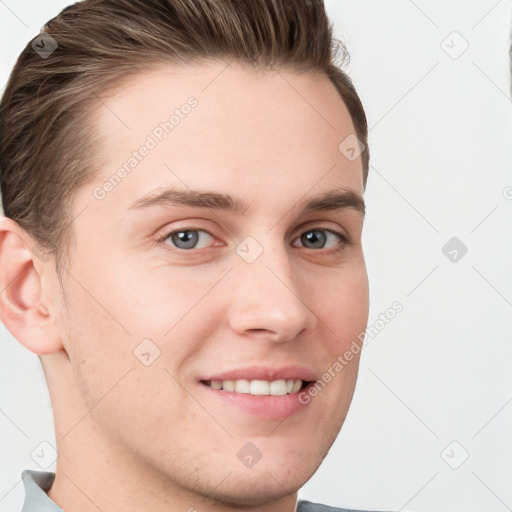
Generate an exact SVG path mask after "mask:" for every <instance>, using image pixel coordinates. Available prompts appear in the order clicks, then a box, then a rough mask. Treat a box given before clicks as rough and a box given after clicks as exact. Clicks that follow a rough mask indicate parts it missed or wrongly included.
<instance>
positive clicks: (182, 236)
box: [173, 231, 198, 249]
mask: <svg viewBox="0 0 512 512" xmlns="http://www.w3.org/2000/svg"><path fill="white" fill-rule="evenodd" d="M197 238H198V236H197V233H196V232H195V231H179V232H178V233H175V234H174V239H173V243H175V244H176V245H177V246H178V247H179V248H180V249H191V248H193V247H194V245H196V243H197ZM180 244H181V245H180Z"/></svg>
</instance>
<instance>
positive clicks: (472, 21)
mask: <svg viewBox="0 0 512 512" xmlns="http://www.w3.org/2000/svg"><path fill="white" fill-rule="evenodd" d="M67 3H68V2H67V0H66V1H64V2H63V1H57V0H51V1H50V0H45V2H39V1H37V2H36V1H15V0H5V1H3V0H2V1H0V48H2V59H1V68H0V87H2V90H3V86H4V85H5V82H6V81H7V77H8V74H9V72H10V69H11V68H12V66H13V65H14V62H15V59H16V57H17V55H18V54H19V52H20V51H21V49H22V48H23V46H24V45H25V44H26V43H27V42H28V41H29V40H30V39H31V38H32V37H34V36H35V35H37V33H38V32H39V29H40V27H41V26H42V25H43V24H44V23H45V22H46V21H47V20H49V19H50V18H51V17H53V16H55V15H56V14H57V13H58V12H59V11H60V9H62V8H63V7H65V6H66V5H67ZM326 5H327V7H328V10H329V14H330V16H331V17H332V19H333V22H334V24H335V29H336V33H337V35H339V37H341V38H342V40H343V41H344V42H345V43H346V44H347V46H348V49H349V51H350V55H351V62H350V65H349V66H348V71H349V74H350V75H351V77H352V78H353V80H354V82H355V85H356V87H357V89H358V91H359V93H360V95H361V98H362V100H363V103H364V105H365V108H366V112H367V115H368V120H369V125H370V128H371V130H370V149H371V160H370V161H371V165H372V168H371V170H370V175H369V180H368V186H367V190H366V195H365V199H366V202H367V217H366V225H365V233H364V244H365V253H366V259H367V265H368V272H369V280H370V294H371V295H370V299H371V311H370V322H369V324H372V323H373V322H374V321H375V320H376V319H377V317H378V315H379V313H381V312H384V311H386V310H387V309H388V308H389V307H390V306H391V304H392V303H393V302H394V301H396V300H398V301H400V302H401V303H402V304H403V307H404V310H403V312H402V313H400V314H399V315H398V316H397V317H396V318H395V319H394V320H393V321H392V322H390V323H389V324H388V325H386V327H385V328H384V329H382V330H381V331H380V332H379V334H378V335H377V336H376V337H374V338H373V339H371V340H369V342H368V344H367V346H366V347H365V349H364V352H363V357H362V360H361V369H360V374H359V380H358V384H357V388H356V393H355V396H354V400H353V403H352V406H351V409H350V412H349V415H348V417H347V420H346V422H345V425H344V426H343V428H342V431H341V434H340V436H339V438H338V440H337V441H336V443H335V444H334V445H333V447H332V449H331V451H330V453H329V455H328V456H327V458H326V459H325V461H324V464H323V465H322V466H321V468H320V469H319V471H318V472H317V473H316V474H315V475H314V476H313V478H312V479H311V480H310V481H309V482H308V483H307V484H306V486H305V487H304V488H303V489H302V490H301V492H300V494H299V496H300V497H301V498H304V499H309V500H311V501H320V502H323V503H326V504H330V505H333V506H339V507H341V506H343V507H347V508H349V507H354V508H361V509H363V508H364V509H374V510H389V511H398V510H406V511H418V512H420V511H439V510H442V511H454V512H455V511H457V512H458V511H467V512H472V511H475V512H476V511H478V512H481V511H484V510H485V511H486V512H502V511H506V510H511V507H512V378H511V375H512V372H511V369H512V322H511V320H512V222H511V220H512V200H510V199H507V198H506V197H505V196H506V195H507V194H506V193H504V191H507V190H508V191H509V195H508V197H512V193H510V192H511V191H512V189H511V188H508V189H507V187H512V173H511V169H512V165H511V164H512V161H511V160H512V149H511V141H512V108H511V98H510V92H509V90H510V85H509V83H510V69H509V57H508V46H509V38H510V36H509V34H510V27H511V25H512V23H511V20H512V9H511V8H510V7H511V6H510V4H509V2H508V1H507V0H501V1H496V0H479V1H463V0H452V1H445V0H430V1H427V0H416V1H414V2H413V1H412V0H387V1H386V2H383V1H380V0H371V1H370V0H368V1H356V0H327V1H326ZM454 31H455V32H457V33H456V34H454V33H453V32H454ZM443 41H444V42H443ZM466 44H469V47H468V48H467V50H466V51H464V53H462V54H461V55H460V56H458V57H457V58H454V57H455V56H457V55H458V54H459V53H460V52H461V51H462V50H463V49H464V47H465V45H466ZM454 236H455V237H457V238H458V239H459V240H460V241H462V242H463V243H464V244H465V246H467V248H468V252H467V254H465V255H464V256H463V257H462V258H460V256H459V258H460V259H459V260H458V261H457V262H455V263H454V262H452V261H450V260H449V259H448V257H446V256H445V255H444V254H443V252H442V247H443V246H444V245H445V244H446V243H447V242H448V240H450V239H451V238H452V237H454ZM459 255H460V253H459ZM0 329H1V331H0V343H1V345H0V461H1V463H0V464H1V467H0V512H7V511H16V510H20V509H21V505H22V503H23V495H24V494H23V485H22V483H21V480H20V476H21V471H22V470H23V469H26V468H30V469H36V470H38V469H39V470H40V469H41V468H39V467H38V466H37V465H36V463H35V462H34V461H33V460H32V459H31V457H30V453H31V452H32V450H34V448H35V447H36V446H37V445H39V443H40V442H41V441H47V442H49V443H50V444H52V445H54V446H55V435H54V432H53V420H52V415H51V408H50V401H49V397H48V391H47V388H46V383H45V380H44V375H43V373H42V370H41V368H40V364H39V361H38V359H37V356H35V355H34V354H31V353H30V352H28V351H27V350H26V349H24V348H22V347H21V346H20V345H19V344H18V343H17V342H16V340H14V339H13V338H12V337H11V336H10V334H9V333H8V332H7V331H6V329H5V328H4V327H3V326H1V325H0ZM454 441H455V442H456V443H455V444H451V443H452V442H454ZM448 445H450V447H449V448H448V450H446V451H444V450H445V448H446V447H447V446H448ZM443 452H444V453H445V455H444V458H443V456H442V453H443ZM466 452H467V454H468V455H469V456H468V458H467V460H466V461H465V462H464V463H463V464H462V465H461V466H460V467H459V468H458V469H452V468H451V467H450V466H449V464H448V463H447V462H449V463H450V464H451V465H452V466H456V465H457V464H459V463H460V462H461V461H462V457H463V456H465V454H466ZM48 470H50V471H54V470H55V467H54V466H52V467H50V468H49V469H48Z"/></svg>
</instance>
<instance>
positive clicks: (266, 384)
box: [206, 379, 302, 396]
mask: <svg viewBox="0 0 512 512" xmlns="http://www.w3.org/2000/svg"><path fill="white" fill-rule="evenodd" d="M206 384H208V385H209V386H210V387H212V388H214V389H223V390H224V391H234V392H235V393H249V394H251V395H272V396H283V395H286V394H290V393H296V392H297V391H299V389H300V388H301V387H302V380H300V379H286V380H285V379H280V380H273V381H268V380H247V379H238V380H212V381H206Z"/></svg>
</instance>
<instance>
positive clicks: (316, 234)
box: [305, 230, 326, 246]
mask: <svg viewBox="0 0 512 512" xmlns="http://www.w3.org/2000/svg"><path fill="white" fill-rule="evenodd" d="M305 239H306V241H307V242H308V243H315V242H318V241H319V240H320V241H321V242H322V244H321V246H323V245H324V244H325V239H326V236H325V233H324V232H323V231H317V230H314V231H309V232H308V233H307V234H306V235H305Z"/></svg>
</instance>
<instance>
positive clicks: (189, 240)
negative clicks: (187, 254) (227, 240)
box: [161, 228, 213, 250]
mask: <svg viewBox="0 0 512 512" xmlns="http://www.w3.org/2000/svg"><path fill="white" fill-rule="evenodd" d="M200 234H204V235H206V237H205V236H200ZM208 237H209V238H210V239H212V240H213V237H212V236H211V235H210V233H208V232H207V231H204V230H202V229H188V228H185V229H178V230H176V231H171V232H170V233H168V234H167V235H165V237H163V238H162V239H161V241H162V242H164V243H166V244H172V245H174V246H175V247H176V248H177V249H181V250H188V249H202V248H204V247H207V246H208V243H207V242H208ZM205 238H206V245H204V243H205ZM201 239H202V244H203V245H199V246H197V244H198V242H199V241H200V240H201Z"/></svg>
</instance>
